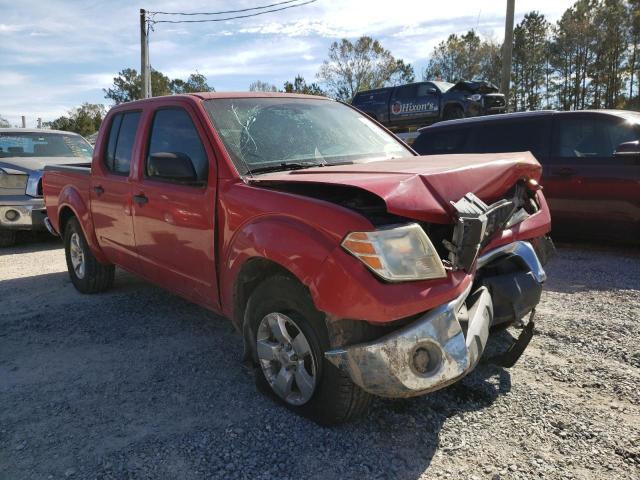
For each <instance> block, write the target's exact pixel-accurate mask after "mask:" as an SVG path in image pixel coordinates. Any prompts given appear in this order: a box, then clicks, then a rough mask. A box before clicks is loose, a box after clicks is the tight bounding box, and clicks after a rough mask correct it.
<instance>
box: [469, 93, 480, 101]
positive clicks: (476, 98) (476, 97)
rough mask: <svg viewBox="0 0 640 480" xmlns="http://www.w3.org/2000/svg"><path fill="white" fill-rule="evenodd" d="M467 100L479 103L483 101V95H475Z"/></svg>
mask: <svg viewBox="0 0 640 480" xmlns="http://www.w3.org/2000/svg"><path fill="white" fill-rule="evenodd" d="M467 100H471V101H473V102H479V101H480V100H482V95H480V94H479V93H474V94H473V95H471V96H469V97H467Z"/></svg>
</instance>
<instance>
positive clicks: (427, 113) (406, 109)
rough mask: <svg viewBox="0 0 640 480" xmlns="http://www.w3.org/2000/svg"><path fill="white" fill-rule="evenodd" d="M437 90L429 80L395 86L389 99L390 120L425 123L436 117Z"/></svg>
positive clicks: (438, 104)
mask: <svg viewBox="0 0 640 480" xmlns="http://www.w3.org/2000/svg"><path fill="white" fill-rule="evenodd" d="M439 106H440V94H439V90H438V89H437V88H436V87H435V86H434V85H433V84H432V83H430V82H422V83H410V84H408V85H402V86H400V87H396V89H395V90H394V93H393V98H392V99H391V107H390V112H389V116H390V118H391V122H393V123H396V124H397V123H402V124H406V125H427V124H429V123H432V121H433V120H435V119H437V118H438V112H439V108H440V107H439Z"/></svg>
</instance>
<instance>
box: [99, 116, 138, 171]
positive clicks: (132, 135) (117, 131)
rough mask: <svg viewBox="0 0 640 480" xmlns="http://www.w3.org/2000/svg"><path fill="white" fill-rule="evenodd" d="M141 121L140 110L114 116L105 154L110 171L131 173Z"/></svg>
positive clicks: (106, 164)
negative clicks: (132, 156)
mask: <svg viewBox="0 0 640 480" xmlns="http://www.w3.org/2000/svg"><path fill="white" fill-rule="evenodd" d="M139 121H140V112H125V113H118V114H117V115H115V116H114V117H113V120H112V121H111V128H110V129H109V139H108V141H107V147H106V152H105V156H104V163H105V166H106V167H107V170H109V171H110V172H113V173H117V174H119V175H128V174H129V170H130V168H131V155H132V153H133V144H134V142H135V139H136V131H137V130H138V123H139Z"/></svg>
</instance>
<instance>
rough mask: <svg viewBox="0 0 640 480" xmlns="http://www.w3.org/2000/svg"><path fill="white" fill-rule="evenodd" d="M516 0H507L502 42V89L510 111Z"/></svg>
mask: <svg viewBox="0 0 640 480" xmlns="http://www.w3.org/2000/svg"><path fill="white" fill-rule="evenodd" d="M515 4H516V0H507V17H506V19H505V22H504V43H503V44H502V80H501V82H500V91H501V92H502V93H504V99H505V101H506V102H507V111H509V90H510V85H511V54H512V51H513V13H514V10H515V6H516V5H515Z"/></svg>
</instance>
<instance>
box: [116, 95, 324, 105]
mask: <svg viewBox="0 0 640 480" xmlns="http://www.w3.org/2000/svg"><path fill="white" fill-rule="evenodd" d="M166 98H189V99H193V98H199V99H201V100H213V99H228V98H306V99H311V100H331V99H330V98H327V97H323V96H320V95H305V94H302V93H282V92H197V93H184V94H182V93H181V94H179V95H162V96H159V97H151V98H143V99H142V100H134V101H131V102H125V103H120V104H118V105H117V106H118V107H119V106H121V105H136V104H139V103H146V102H154V101H158V100H161V99H166ZM331 101H333V100H331Z"/></svg>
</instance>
